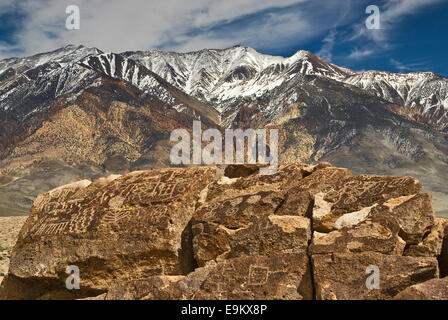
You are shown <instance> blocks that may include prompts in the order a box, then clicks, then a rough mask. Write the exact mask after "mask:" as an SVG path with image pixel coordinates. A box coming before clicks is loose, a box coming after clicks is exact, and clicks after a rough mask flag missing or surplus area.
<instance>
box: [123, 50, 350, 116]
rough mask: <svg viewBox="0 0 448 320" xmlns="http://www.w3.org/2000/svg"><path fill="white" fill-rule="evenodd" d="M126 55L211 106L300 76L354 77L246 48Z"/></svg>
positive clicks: (303, 57) (312, 59)
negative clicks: (299, 74)
mask: <svg viewBox="0 0 448 320" xmlns="http://www.w3.org/2000/svg"><path fill="white" fill-rule="evenodd" d="M123 55H124V56H126V57H129V58H130V59H133V60H136V61H138V62H140V63H141V64H143V65H144V66H145V67H147V68H148V69H149V70H152V71H153V72H155V73H157V74H158V75H160V76H161V77H163V78H165V79H166V80H167V81H169V82H170V83H171V84H173V85H175V86H177V87H178V88H180V89H182V90H183V91H185V92H186V93H188V94H190V95H193V96H195V97H197V98H199V99H202V100H204V101H208V102H223V101H226V100H228V99H233V98H240V97H246V96H252V95H254V96H261V95H262V94H263V93H265V92H266V91H269V90H272V89H274V88H275V87H278V86H280V85H281V84H282V83H284V82H285V81H287V80H289V79H290V78H292V77H294V76H295V75H296V74H298V73H301V74H308V75H310V74H311V75H320V76H325V77H328V78H331V79H337V80H343V79H344V78H345V77H347V76H348V75H351V74H354V72H353V71H351V70H348V69H344V68H340V67H337V66H335V65H333V64H330V63H327V62H325V61H323V60H322V59H320V58H318V57H317V56H315V55H313V54H312V53H310V52H307V51H303V50H301V51H298V52H297V53H296V54H294V55H293V56H291V57H289V58H283V57H275V56H270V55H265V54H261V53H259V52H257V51H255V50H254V49H252V48H248V47H242V46H236V47H233V48H230V49H224V50H201V51H198V52H191V53H173V52H162V51H144V52H125V53H123ZM217 108H218V111H222V110H219V107H218V106H217Z"/></svg>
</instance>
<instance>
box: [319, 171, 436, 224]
mask: <svg viewBox="0 0 448 320" xmlns="http://www.w3.org/2000/svg"><path fill="white" fill-rule="evenodd" d="M420 189H421V185H420V183H419V182H418V181H417V180H416V179H414V178H410V177H388V176H368V175H360V176H350V175H347V176H345V177H342V178H341V179H339V180H338V181H336V182H335V183H334V184H332V185H329V186H326V187H325V188H322V189H321V190H320V192H319V193H317V194H316V197H315V201H314V208H313V229H314V230H316V231H318V232H330V231H332V230H334V229H336V228H337V227H338V225H339V226H340V227H342V226H344V225H347V226H349V225H353V224H356V223H359V222H361V221H363V220H365V219H366V218H367V216H368V215H369V214H370V213H371V211H372V210H374V209H375V207H376V206H378V205H381V204H383V203H385V202H386V201H388V200H390V199H394V198H398V197H402V196H410V195H415V194H417V193H418V192H419V191H420ZM418 201H420V199H418V200H417V201H416V202H418ZM422 201H423V200H422ZM415 204H416V205H419V206H418V208H420V203H415ZM425 205H426V203H425ZM400 212H401V211H400ZM432 214H433V215H434V211H433V210H432ZM345 215H348V218H347V217H344V216H345ZM344 219H345V220H346V221H344Z"/></svg>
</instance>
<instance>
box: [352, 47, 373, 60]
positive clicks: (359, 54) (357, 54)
mask: <svg viewBox="0 0 448 320" xmlns="http://www.w3.org/2000/svg"><path fill="white" fill-rule="evenodd" d="M372 53H374V51H373V50H369V49H364V50H359V49H357V48H356V49H354V50H352V52H350V54H349V56H348V58H349V59H356V60H357V59H361V58H364V57H367V56H370V55H371V54H372Z"/></svg>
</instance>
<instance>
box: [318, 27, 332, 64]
mask: <svg viewBox="0 0 448 320" xmlns="http://www.w3.org/2000/svg"><path fill="white" fill-rule="evenodd" d="M335 40H336V31H335V30H331V31H330V32H329V33H328V34H327V36H326V37H325V38H324V40H322V42H323V43H324V44H323V46H322V48H321V49H320V50H319V52H318V53H317V55H318V56H319V57H321V58H322V59H324V60H327V61H331V58H332V57H333V54H332V51H333V47H334V42H335Z"/></svg>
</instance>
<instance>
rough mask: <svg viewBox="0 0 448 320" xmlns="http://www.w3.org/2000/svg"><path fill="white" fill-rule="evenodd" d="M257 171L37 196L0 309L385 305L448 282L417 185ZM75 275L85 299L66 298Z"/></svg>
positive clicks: (169, 176) (113, 183) (287, 169)
mask: <svg viewBox="0 0 448 320" xmlns="http://www.w3.org/2000/svg"><path fill="white" fill-rule="evenodd" d="M258 170H259V167H258V166H256V165H241V166H239V165H232V166H227V167H217V168H214V167H213V168H212V167H197V168H188V169H161V170H154V171H140V172H133V173H130V174H126V175H123V176H110V177H107V178H102V179H99V180H96V181H94V182H91V181H88V180H85V181H80V182H77V183H73V184H70V185H66V186H63V187H60V188H58V189H54V190H52V191H50V192H48V193H46V194H43V195H41V196H39V198H38V199H37V200H36V201H35V204H34V206H33V209H32V211H31V214H30V216H29V218H28V219H27V221H26V223H25V225H24V227H23V228H22V230H21V232H20V234H19V237H18V241H17V244H16V246H15V247H14V249H13V252H12V255H11V264H10V269H9V274H8V276H7V277H6V278H5V280H4V282H3V283H2V286H1V287H0V298H8V299H84V298H91V299H313V298H317V299H390V298H393V297H394V296H395V295H397V294H398V293H399V292H401V291H403V290H404V289H406V288H408V287H410V286H413V285H415V284H419V283H422V282H425V281H427V280H430V279H433V278H437V277H438V276H439V269H438V263H439V264H440V268H441V270H442V271H444V272H448V271H446V270H448V267H447V266H448V264H447V263H446V261H448V258H447V257H448V253H447V252H448V249H447V247H448V246H447V245H446V243H448V242H447V241H448V240H446V237H445V235H446V234H447V232H446V231H447V230H446V229H447V225H448V223H447V222H446V221H447V220H444V219H435V217H434V211H433V208H432V202H431V196H430V195H427V194H420V193H419V190H420V184H419V183H418V181H416V180H415V179H413V178H409V177H385V176H367V175H361V176H354V175H352V174H351V173H350V172H349V171H348V170H347V169H343V168H335V167H332V166H331V165H330V164H328V163H321V164H318V165H305V164H285V165H281V166H280V167H279V168H278V171H277V173H276V174H274V175H270V176H262V175H259V173H258ZM444 237H445V238H444ZM445 242H446V243H445ZM437 259H438V261H437ZM71 265H72V266H73V265H74V266H77V267H78V268H79V270H80V280H81V282H80V287H81V289H80V290H72V291H69V290H67V289H66V288H65V280H66V279H67V277H68V275H67V274H66V273H65V270H66V268H67V266H71ZM369 268H370V269H369ZM371 268H373V269H371ZM372 270H373V272H374V274H375V272H376V270H377V271H378V272H379V273H378V274H379V287H378V288H376V287H375V288H372V287H368V285H367V280H368V279H370V280H371V278H370V274H369V272H372ZM366 271H367V273H366Z"/></svg>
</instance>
